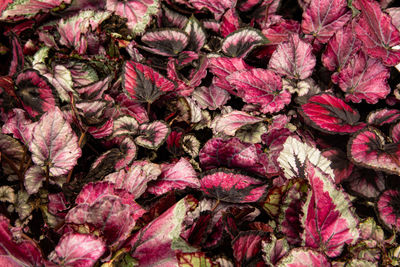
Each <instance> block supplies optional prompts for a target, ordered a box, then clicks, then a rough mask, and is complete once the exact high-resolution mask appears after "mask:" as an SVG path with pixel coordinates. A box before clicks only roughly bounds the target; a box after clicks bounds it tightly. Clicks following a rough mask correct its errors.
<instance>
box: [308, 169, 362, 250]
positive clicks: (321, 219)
mask: <svg viewBox="0 0 400 267" xmlns="http://www.w3.org/2000/svg"><path fill="white" fill-rule="evenodd" d="M317 166H318V165H317ZM305 171H306V173H307V179H308V182H309V184H310V186H311V192H309V194H308V197H307V200H306V203H305V204H304V205H303V213H304V216H303V218H302V219H301V222H302V226H303V227H304V232H303V234H302V239H303V244H305V245H306V246H308V247H311V248H314V249H318V250H322V251H324V252H325V253H326V255H328V256H329V257H336V256H338V255H340V253H341V252H342V250H343V246H344V245H345V244H353V243H355V242H356V241H357V239H358V236H359V232H358V229H357V224H358V220H357V218H356V217H355V215H354V214H353V212H352V211H351V209H350V208H351V202H350V200H349V198H348V196H347V194H346V193H345V192H343V190H340V189H337V188H336V186H335V184H334V183H333V181H332V179H331V178H329V177H327V176H326V175H325V174H324V173H323V172H321V170H320V169H319V168H318V167H315V165H314V164H312V163H311V162H309V161H307V162H306V166H305Z"/></svg>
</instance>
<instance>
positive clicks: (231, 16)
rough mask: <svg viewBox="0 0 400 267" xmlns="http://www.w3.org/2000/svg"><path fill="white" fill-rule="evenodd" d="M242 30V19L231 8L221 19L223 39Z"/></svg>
mask: <svg viewBox="0 0 400 267" xmlns="http://www.w3.org/2000/svg"><path fill="white" fill-rule="evenodd" d="M239 28H240V18H239V16H238V14H237V12H236V11H235V9H233V8H231V9H228V11H226V12H225V14H224V15H223V16H222V19H221V27H220V32H221V35H222V37H226V36H228V35H229V34H230V33H232V32H234V31H236V30H238V29H239Z"/></svg>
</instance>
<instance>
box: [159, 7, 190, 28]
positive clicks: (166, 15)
mask: <svg viewBox="0 0 400 267" xmlns="http://www.w3.org/2000/svg"><path fill="white" fill-rule="evenodd" d="M161 7H162V9H161V11H162V13H163V15H162V16H161V22H162V25H163V26H165V27H173V28H179V29H183V28H184V27H185V25H186V23H187V22H188V18H186V17H185V16H183V15H181V14H180V13H178V12H175V11H174V10H172V9H170V8H168V7H167V6H165V5H163V4H162V5H161Z"/></svg>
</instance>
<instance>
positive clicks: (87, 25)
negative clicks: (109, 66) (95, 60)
mask: <svg viewBox="0 0 400 267" xmlns="http://www.w3.org/2000/svg"><path fill="white" fill-rule="evenodd" d="M110 16H111V13H110V12H107V11H93V10H83V11H80V12H79V13H78V14H77V15H74V16H72V17H69V18H67V19H64V18H62V19H61V20H60V21H59V22H58V25H57V30H58V32H59V33H60V37H61V38H60V44H62V45H65V46H67V47H69V48H72V49H75V50H76V51H77V52H78V53H79V54H85V53H86V50H87V48H88V33H89V32H90V31H95V30H97V28H98V27H99V26H100V24H101V23H102V22H103V21H105V20H106V19H107V18H108V17H110Z"/></svg>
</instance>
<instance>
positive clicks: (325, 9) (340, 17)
mask: <svg viewBox="0 0 400 267" xmlns="http://www.w3.org/2000/svg"><path fill="white" fill-rule="evenodd" d="M350 18H351V13H350V11H349V9H348V8H347V0H312V1H311V2H310V4H309V5H308V8H307V9H306V11H304V13H303V21H302V23H301V28H302V29H303V32H304V33H305V34H310V35H313V36H315V37H316V38H317V40H318V41H320V42H322V43H327V42H328V40H329V38H331V36H332V35H333V34H334V33H335V32H336V31H338V30H340V29H341V28H342V27H343V26H344V25H345V24H346V22H347V21H348V20H349V19H350Z"/></svg>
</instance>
